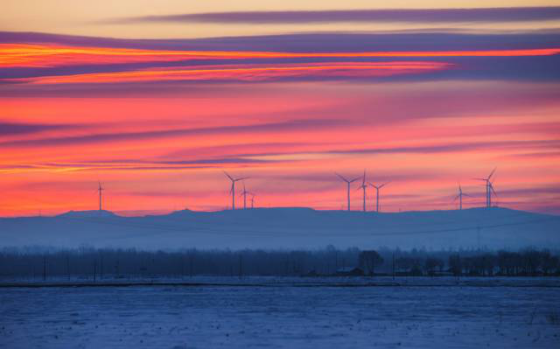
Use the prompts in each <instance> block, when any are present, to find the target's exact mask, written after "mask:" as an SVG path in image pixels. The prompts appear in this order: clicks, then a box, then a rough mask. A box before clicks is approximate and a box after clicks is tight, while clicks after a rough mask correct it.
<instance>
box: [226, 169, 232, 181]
mask: <svg viewBox="0 0 560 350" xmlns="http://www.w3.org/2000/svg"><path fill="white" fill-rule="evenodd" d="M224 174H226V176H227V177H229V179H230V180H231V181H233V177H231V176H230V175H229V174H228V173H226V172H225V170H224Z"/></svg>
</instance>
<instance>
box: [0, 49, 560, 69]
mask: <svg viewBox="0 0 560 350" xmlns="http://www.w3.org/2000/svg"><path fill="white" fill-rule="evenodd" d="M558 53H560V48H548V49H521V50H470V51H392V52H375V51H373V52H319V53H317V52H313V53H294V52H259V51H186V50H181V51H173V50H141V49H123V48H100V47H73V46H59V45H28V44H0V65H1V66H3V67H56V66H64V65H83V64H117V63H137V62H169V61H183V60H194V59H217V60H219V59H258V58H269V59H274V58H276V59H278V58H375V57H385V58H399V57H408V58H412V57H419V58H422V57H513V56H550V55H555V54H558Z"/></svg>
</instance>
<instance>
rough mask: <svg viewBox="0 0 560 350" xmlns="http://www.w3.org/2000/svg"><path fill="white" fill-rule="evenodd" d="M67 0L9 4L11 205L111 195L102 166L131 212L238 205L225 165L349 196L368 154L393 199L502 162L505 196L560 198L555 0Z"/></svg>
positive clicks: (442, 205) (300, 198)
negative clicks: (346, 180)
mask: <svg viewBox="0 0 560 350" xmlns="http://www.w3.org/2000/svg"><path fill="white" fill-rule="evenodd" d="M23 3H25V1H24V2H23ZM56 3H57V4H58V5H59V6H60V9H62V10H61V13H60V14H56V17H57V18H58V20H57V23H56V26H51V24H52V21H51V19H49V17H48V14H49V13H51V11H52V10H51V9H45V13H44V14H40V13H36V12H35V10H30V11H29V12H25V11H24V10H23V6H24V5H22V4H21V3H20V2H15V1H14V2H9V6H8V8H7V10H6V13H11V14H14V13H17V12H18V11H19V13H21V16H22V18H25V19H26V20H20V21H15V20H14V18H15V17H14V18H10V19H9V20H5V21H0V23H3V25H2V26H1V28H0V105H1V106H2V108H1V112H2V113H1V114H0V148H1V149H2V150H3V152H0V176H1V177H2V182H1V183H2V191H3V196H2V197H0V216H19V215H36V214H38V213H39V211H40V212H41V213H42V214H44V215H52V214H59V213H62V212H66V211H69V210H95V209H96V207H97V193H96V188H97V182H98V181H101V182H103V184H104V187H105V189H106V192H105V207H106V209H107V210H111V211H114V212H117V213H121V214H122V213H124V214H126V215H132V214H142V213H162V212H169V211H172V210H174V209H176V210H179V209H181V208H185V207H188V208H189V209H193V210H220V209H225V208H227V207H228V206H229V205H230V203H231V198H230V197H229V193H228V191H229V180H228V179H227V178H226V177H225V176H224V174H223V172H222V171H223V170H226V171H228V172H231V173H232V174H234V175H236V176H250V177H251V179H249V180H247V181H246V186H247V189H248V190H250V191H251V192H254V193H256V194H257V196H256V198H255V205H256V206H257V207H271V206H274V207H276V206H278V207H312V208H316V209H341V207H345V205H346V204H345V203H346V187H345V185H344V184H343V183H342V182H340V181H339V179H338V178H337V177H336V176H335V175H334V172H338V173H341V174H343V175H345V176H348V177H358V176H361V174H362V173H363V171H364V169H365V170H366V171H367V174H368V181H369V182H374V183H383V182H388V181H391V183H390V184H389V185H388V186H387V187H384V188H383V190H382V194H381V210H382V211H387V212H396V211H399V210H403V211H404V210H437V209H453V208H456V207H457V203H456V202H454V201H453V198H454V197H455V196H456V195H457V188H458V185H459V183H460V184H461V187H462V189H463V191H464V192H465V193H468V194H470V195H472V196H473V197H469V198H466V199H465V201H464V203H463V206H464V208H470V207H478V206H483V205H484V184H483V183H481V182H479V181H477V180H474V178H482V177H485V176H487V175H488V174H489V173H490V172H491V171H492V169H494V168H495V167H497V168H498V170H497V172H496V180H495V183H494V187H495V189H496V192H497V193H498V198H497V200H498V204H499V205H500V206H506V207H510V208H513V209H520V210H529V211H535V212H541V213H552V214H560V187H559V186H558V183H559V180H560V169H559V168H558V164H560V69H559V68H558V67H560V40H558V35H557V28H560V8H558V7H545V6H554V4H553V3H551V2H547V1H542V2H539V3H538V4H535V3H527V2H524V1H517V2H516V3H515V4H513V3H511V4H504V3H502V2H500V1H492V2H491V3H489V4H486V3H484V4H483V3H478V2H476V3H472V4H471V3H468V4H467V3H466V2H463V1H456V2H454V3H451V4H446V5H445V6H443V5H441V7H438V6H437V3H435V2H430V1H421V0H418V1H416V2H415V3H414V4H413V5H410V6H407V5H406V4H405V3H396V4H395V5H394V7H393V8H392V9H387V7H385V6H381V5H379V6H373V5H371V6H369V2H365V1H350V3H349V4H339V3H334V2H329V3H328V6H327V5H321V6H319V5H309V4H300V3H298V2H291V1H290V2H289V3H286V4H284V5H283V6H280V5H278V4H275V5H266V4H262V3H257V2H254V1H248V0H247V1H241V2H240V3H236V4H230V3H229V2H227V4H226V2H222V3H221V4H222V5H223V6H222V7H219V6H217V5H212V4H209V3H204V4H202V3H201V4H197V5H196V6H194V7H192V8H188V7H185V6H184V4H183V3H182V2H180V1H168V2H165V3H162V4H159V5H158V7H157V9H156V8H155V7H156V6H155V5H154V9H153V11H146V10H142V9H141V6H134V4H133V2H130V1H123V2H122V3H120V5H119V6H118V8H117V9H115V10H114V11H113V12H111V11H109V10H108V9H109V7H108V6H109V3H108V2H103V1H101V2H100V3H99V4H96V5H87V6H84V7H80V6H76V5H75V4H72V3H71V2H68V1H65V0H57V1H56ZM29 4H30V3H28V5H29ZM249 4H253V5H254V6H252V7H251V6H249ZM63 5H64V6H63ZM490 5H494V6H490ZM506 5H507V6H516V7H506ZM368 6H369V7H368ZM372 6H373V7H372ZM539 6H541V7H539ZM52 7H53V9H55V8H56V7H57V6H52ZM85 9H89V10H90V11H89V12H88V11H86V10H85ZM249 9H250V10H251V11H249ZM383 9H385V10H386V12H379V11H380V10H383ZM399 9H404V10H403V11H401V10H399ZM410 9H421V11H409V10H410ZM422 9H423V10H422ZM347 10H352V11H347ZM354 10H364V11H365V12H366V13H362V12H361V11H354ZM366 10H367V11H366ZM74 14H75V16H76V17H72V15H74ZM382 15H383V16H385V15H386V16H388V19H387V20H385V19H384V18H382V17H383V16H382ZM462 15H468V16H469V17H468V18H470V19H472V22H471V23H464V22H461V21H460V20H459V19H460V16H462ZM2 16H4V17H6V16H7V15H6V14H3V15H0V17H2ZM14 16H15V15H14ZM53 16H54V14H53ZM380 16H381V17H380ZM524 16H529V17H527V18H524ZM71 18H74V20H70V19H71ZM380 18H381V20H380ZM426 18H428V19H429V18H431V19H432V21H431V22H426ZM31 19H35V20H34V21H32V20H31ZM249 28H250V30H249ZM191 29H192V30H191ZM52 33H59V34H56V35H55V34H52ZM217 33H221V35H218V34H217ZM226 34H227V36H225V35H226ZM77 35H82V36H77ZM354 185H355V186H354ZM358 185H359V184H353V187H352V206H353V208H354V209H355V210H359V209H361V201H362V193H361V190H357V187H358ZM238 203H241V201H239V202H238ZM374 207H375V191H373V190H372V189H370V190H369V191H368V209H369V210H373V209H374Z"/></svg>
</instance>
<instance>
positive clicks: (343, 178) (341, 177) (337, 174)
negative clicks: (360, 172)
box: [335, 173, 348, 182]
mask: <svg viewBox="0 0 560 350" xmlns="http://www.w3.org/2000/svg"><path fill="white" fill-rule="evenodd" d="M335 174H336V176H338V177H340V179H341V180H342V181H345V182H348V180H346V178H345V177H344V176H342V175H340V174H339V173H335Z"/></svg>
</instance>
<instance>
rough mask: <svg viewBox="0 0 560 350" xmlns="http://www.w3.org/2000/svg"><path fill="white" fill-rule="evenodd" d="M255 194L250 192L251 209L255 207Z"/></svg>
mask: <svg viewBox="0 0 560 350" xmlns="http://www.w3.org/2000/svg"><path fill="white" fill-rule="evenodd" d="M255 196H256V194H254V193H251V209H254V208H255Z"/></svg>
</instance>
